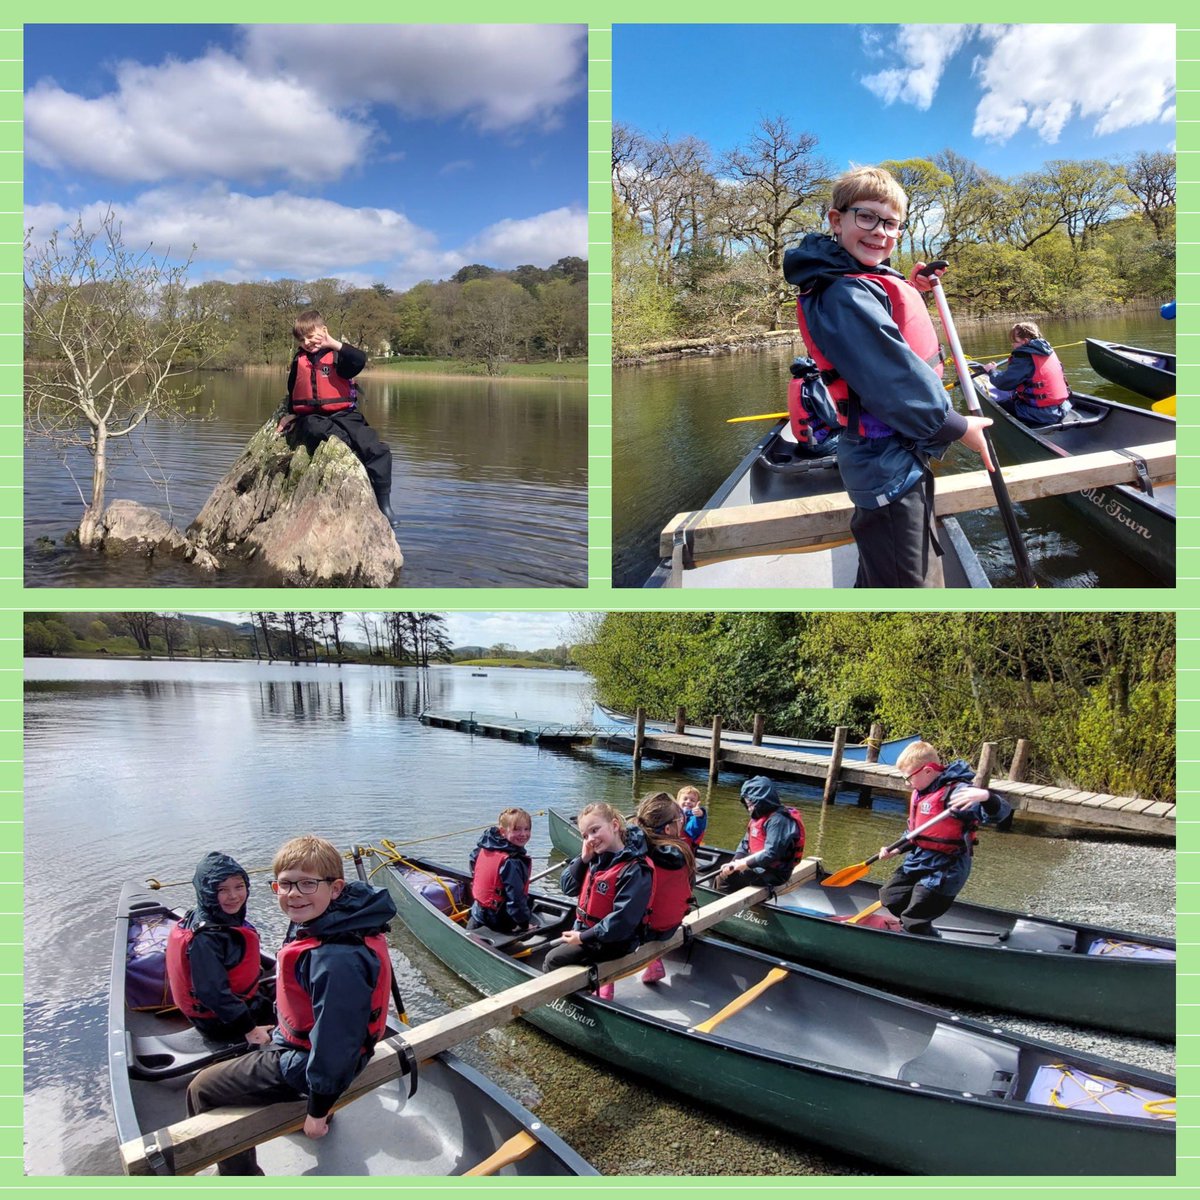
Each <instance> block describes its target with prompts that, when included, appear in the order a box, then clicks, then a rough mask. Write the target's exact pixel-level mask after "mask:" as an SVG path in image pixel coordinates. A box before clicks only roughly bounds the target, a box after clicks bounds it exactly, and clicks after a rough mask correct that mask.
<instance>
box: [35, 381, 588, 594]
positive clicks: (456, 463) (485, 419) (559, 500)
mask: <svg viewBox="0 0 1200 1200" xmlns="http://www.w3.org/2000/svg"><path fill="white" fill-rule="evenodd" d="M199 378H200V380H201V381H202V383H203V388H204V391H203V395H202V396H201V397H200V400H199V401H198V402H197V405H196V408H195V410H194V411H193V412H192V413H190V414H189V415H188V416H187V418H186V419H184V420H183V421H180V422H159V421H151V422H150V423H149V424H148V425H146V426H143V428H142V429H141V430H139V431H138V432H136V433H135V434H133V435H132V436H133V441H132V442H130V440H129V439H128V438H121V439H117V440H116V441H115V442H113V443H110V445H112V446H113V447H114V453H113V455H112V459H111V462H110V479H109V486H108V500H109V501H111V500H115V499H118V498H120V499H129V500H138V501H141V502H142V503H144V504H147V505H149V506H151V507H152V508H155V509H157V510H158V511H159V512H161V513H163V514H164V515H165V516H168V517H169V518H170V519H171V520H172V521H173V522H174V523H175V524H176V525H177V526H178V527H179V528H181V529H183V528H186V527H187V525H188V524H189V523H190V522H191V521H192V519H193V518H194V517H195V516H196V514H197V513H198V512H199V511H200V509H201V507H202V506H203V504H204V502H205V501H206V500H207V499H208V497H209V495H210V493H211V492H212V490H213V488H214V487H215V486H216V485H217V483H218V482H219V481H220V480H221V478H222V477H223V476H224V475H225V473H226V472H227V471H228V470H229V468H230V467H231V466H232V465H233V463H234V461H235V460H236V459H237V457H238V456H239V455H240V454H241V452H242V450H243V449H244V448H245V445H246V442H247V441H248V440H249V439H250V437H251V436H252V435H253V434H254V433H255V432H256V431H257V430H258V429H259V428H260V427H261V426H262V424H263V422H264V421H266V420H267V418H268V417H269V416H270V415H271V414H272V413H273V412H274V411H275V409H276V407H277V406H278V404H279V401H280V399H281V397H282V395H283V390H284V380H285V377H284V375H283V373H282V371H281V372H280V373H278V375H272V374H270V373H240V372H230V373H227V374H226V373H217V372H205V373H203V375H201V376H200V377H199ZM363 391H364V395H365V399H364V401H363V405H362V411H363V414H364V416H365V417H366V418H367V420H368V422H370V424H371V425H372V426H373V427H374V428H375V429H376V430H378V431H379V434H380V436H381V437H382V438H383V440H384V441H386V442H388V443H389V444H390V445H391V448H392V460H393V461H392V479H393V482H392V507H393V509H394V510H395V512H396V513H397V515H398V517H399V525H398V532H397V537H398V539H399V542H400V547H401V549H402V550H403V551H404V569H403V572H402V574H401V577H400V586H404V587H582V586H585V584H586V574H587V565H586V555H587V389H586V386H585V385H584V384H583V383H581V382H580V383H574V382H572V383H564V382H543V381H532V382H529V381H508V380H506V381H503V382H497V381H492V382H489V381H487V380H484V379H422V378H414V377H411V376H410V377H406V378H395V377H390V376H386V375H384V374H383V373H378V374H374V375H372V374H368V375H367V376H366V377H365V378H364V381H363ZM90 463H91V460H90V459H89V458H88V456H87V454H86V453H84V452H83V451H82V450H80V451H76V452H73V453H71V454H70V455H68V456H67V458H66V460H65V464H64V462H61V461H59V460H58V459H56V458H55V457H54V455H53V454H52V453H51V452H50V451H49V449H48V448H47V445H46V443H44V442H33V443H31V444H30V445H29V446H28V448H27V450H26V455H25V583H26V586H27V587H72V586H78V587H118V586H139V585H141V586H148V587H151V586H153V587H164V586H166V587H171V586H175V587H183V586H192V587H194V586H218V587H235V586H249V585H252V584H254V583H256V582H258V580H256V579H254V578H252V577H250V576H249V575H248V574H246V573H245V572H243V571H240V570H239V569H237V568H231V569H230V570H228V571H225V572H223V573H222V574H220V575H218V576H215V577H210V576H206V575H201V574H199V573H198V572H197V571H196V570H195V569H194V568H192V567H191V566H190V565H188V564H172V563H154V564H152V563H149V562H147V561H146V560H142V559H124V558H118V559H113V558H109V557H106V556H104V555H97V554H93V553H84V552H81V551H79V550H78V549H75V548H72V547H70V546H65V545H64V544H63V539H64V538H65V536H66V535H67V533H68V532H70V531H71V530H72V529H74V528H75V527H76V526H77V525H78V523H79V518H80V515H81V512H82V503H81V501H80V497H79V492H78V491H77V489H76V486H75V483H73V482H72V479H73V478H74V479H75V480H77V481H78V483H79V486H80V487H81V488H82V489H83V491H84V493H85V494H89V495H90V489H91V465H90ZM148 472H149V474H150V476H152V477H153V478H154V479H160V478H165V479H166V480H167V484H166V486H165V488H164V487H161V486H157V485H156V484H155V483H154V482H152V481H151V479H150V478H147V473H148ZM39 538H51V539H53V540H54V542H55V543H56V545H54V546H52V547H46V546H45V545H44V544H43V545H41V546H39V545H38V539H39Z"/></svg>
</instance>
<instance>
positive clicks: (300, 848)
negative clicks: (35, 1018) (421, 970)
mask: <svg viewBox="0 0 1200 1200" xmlns="http://www.w3.org/2000/svg"><path fill="white" fill-rule="evenodd" d="M272 870H273V872H274V874H275V879H274V880H273V881H272V883H271V888H272V890H273V891H274V892H275V894H276V895H277V896H278V897H279V907H280V908H281V909H282V910H283V914H284V916H286V917H287V918H288V920H289V921H290V922H291V924H290V926H289V928H288V935H287V938H286V939H285V941H284V944H283V948H282V949H281V950H280V951H279V957H278V959H277V961H276V983H275V1013H276V1019H277V1022H278V1023H277V1026H276V1029H275V1032H274V1034H273V1035H272V1037H271V1041H270V1042H269V1043H268V1044H267V1045H266V1046H264V1047H263V1048H261V1049H258V1050H253V1051H251V1052H250V1053H249V1054H245V1055H243V1056H242V1057H241V1058H235V1059H232V1060H230V1061H228V1062H222V1063H217V1064H216V1065H214V1066H211V1067H206V1068H205V1069H204V1070H203V1071H201V1072H200V1073H199V1074H198V1075H197V1076H196V1077H195V1079H193V1080H192V1082H191V1084H190V1085H189V1086H188V1091H187V1109H188V1115H189V1116H195V1115H196V1114H197V1113H202V1112H207V1111H208V1110H209V1109H213V1108H220V1107H223V1106H225V1105H239V1104H274V1103H276V1102H278V1101H282V1100H303V1099H307V1101H308V1111H307V1115H306V1116H305V1118H304V1133H305V1134H306V1135H307V1136H308V1137H310V1138H322V1137H324V1136H325V1134H326V1133H328V1132H329V1116H330V1110H331V1109H332V1108H333V1106H334V1104H335V1103H337V1100H338V1097H339V1096H340V1095H341V1094H342V1092H344V1091H345V1090H346V1088H347V1087H349V1085H350V1083H351V1081H352V1080H353V1079H354V1077H355V1075H357V1074H358V1072H359V1071H360V1070H361V1069H362V1068H363V1066H364V1065H365V1064H366V1062H367V1060H368V1059H369V1058H370V1057H371V1051H372V1050H373V1049H374V1047H375V1043H376V1042H377V1041H378V1040H379V1038H380V1037H382V1036H383V1033H384V1030H385V1028H386V1025H387V1006H388V998H389V996H390V994H391V985H392V964H391V960H390V959H389V957H388V948H387V939H386V937H385V936H384V935H385V934H386V932H387V928H388V925H387V923H388V921H389V920H390V919H391V918H392V917H394V916H395V915H396V906H395V904H394V903H393V902H392V899H391V897H390V896H389V895H388V894H387V892H386V891H384V890H383V889H381V888H373V887H370V886H368V885H367V884H365V883H359V882H357V881H353V882H350V883H347V882H346V880H345V878H344V876H343V873H342V856H341V855H340V854H339V853H338V850H337V847H336V846H334V845H332V843H330V842H327V841H325V840H324V839H323V838H319V837H314V836H312V835H305V836H304V837H298V838H293V839H292V840H291V841H290V842H285V843H284V845H283V846H282V847H280V849H279V852H278V853H277V854H276V855H275V861H274V863H273V864H272ZM217 1171H218V1173H219V1174H221V1175H261V1174H262V1173H263V1172H262V1170H261V1168H260V1167H259V1166H258V1160H257V1157H256V1155H255V1152H254V1150H253V1149H250V1150H246V1151H243V1152H242V1153H240V1154H234V1155H231V1156H230V1157H229V1158H226V1159H223V1160H222V1161H221V1162H219V1163H218V1164H217Z"/></svg>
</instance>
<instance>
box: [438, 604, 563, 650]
mask: <svg viewBox="0 0 1200 1200" xmlns="http://www.w3.org/2000/svg"><path fill="white" fill-rule="evenodd" d="M572 615H573V614H571V613H565V612H557V613H556V612H522V613H511V612H477V613H466V612H449V613H446V614H445V617H446V627H447V631H448V632H449V635H450V640H451V641H452V642H453V643H454V644H455V645H456V646H495V645H498V644H499V643H501V642H505V643H507V644H508V645H510V646H515V647H516V648H517V649H518V650H542V649H545V648H546V647H548V646H558V645H560V644H561V643H563V642H570V640H571V618H572Z"/></svg>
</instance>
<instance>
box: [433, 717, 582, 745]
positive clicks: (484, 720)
mask: <svg viewBox="0 0 1200 1200" xmlns="http://www.w3.org/2000/svg"><path fill="white" fill-rule="evenodd" d="M421 724H422V725H432V726H434V727H436V728H439V729H457V730H458V731H459V732H460V733H478V734H482V735H483V736H484V737H496V738H507V739H508V740H509V741H513V742H526V743H528V744H530V745H537V744H543V743H544V744H551V745H553V744H557V745H570V744H572V743H575V742H591V741H594V740H595V739H596V738H597V737H598V736H600V735H601V734H602V732H603V731H602V730H599V729H596V728H595V727H594V726H591V725H563V724H559V723H558V722H555V721H536V720H529V719H527V718H523V717H519V716H518V715H517V714H516V713H513V715H512V716H511V717H509V716H499V715H497V714H495V713H481V712H475V711H474V710H473V709H451V708H444V709H426V710H425V711H424V712H423V713H421Z"/></svg>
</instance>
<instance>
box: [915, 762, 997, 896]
mask: <svg viewBox="0 0 1200 1200" xmlns="http://www.w3.org/2000/svg"><path fill="white" fill-rule="evenodd" d="M974 781H975V772H974V771H973V770H972V769H971V767H970V765H969V764H968V763H966V762H964V761H963V760H962V759H961V758H956V759H955V760H954V761H953V762H952V763H950V765H949V766H948V767H946V769H945V770H944V771H942V773H941V774H940V775H938V776H937V778H936V779H934V780H933V781H932V782H931V783H930V784H929V785H928V786H926V787H923V788H922V789H921V795H925V794H926V793H927V792H934V791H937V789H938V788H940V787H944V786H945V785H946V784H948V783H955V784H958V783H961V784H965V785H966V786H967V787H972V786H973V785H974ZM955 790H957V789H955ZM952 799H954V791H953V790H952V791H951V792H950V794H949V795H948V796H947V797H946V802H947V803H949V802H950V801H951V800H952ZM948 815H949V816H952V817H955V818H957V819H958V820H959V821H961V822H962V824H963V826H964V832H965V828H966V827H967V826H971V825H1000V824H1003V823H1004V822H1005V821H1006V820H1007V819H1008V818H1009V817H1010V816H1011V815H1012V807H1011V806H1010V805H1009V804H1008V802H1007V801H1006V800H1005V799H1004V797H1003V796H1001V795H999V794H998V793H997V792H990V793H989V794H988V798H987V799H986V800H984V801H982V802H981V803H979V804H972V805H971V807H970V808H965V809H963V811H962V812H956V813H949V814H948ZM897 874H903V875H908V876H921V877H922V878H921V881H920V882H921V884H922V886H923V887H926V888H928V889H929V890H930V891H931V892H939V893H941V894H942V895H944V896H957V895H958V893H959V892H960V891H962V888H963V885H964V884H965V883H966V882H967V877H968V876H969V875H970V874H971V855H970V853H967V854H942V853H941V852H940V851H937V850H927V849H926V848H925V847H923V846H914V847H913V848H912V849H911V850H910V851H909V852H908V857H907V858H905V860H904V862H903V863H901V864H900V867H899V869H898V871H897Z"/></svg>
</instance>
